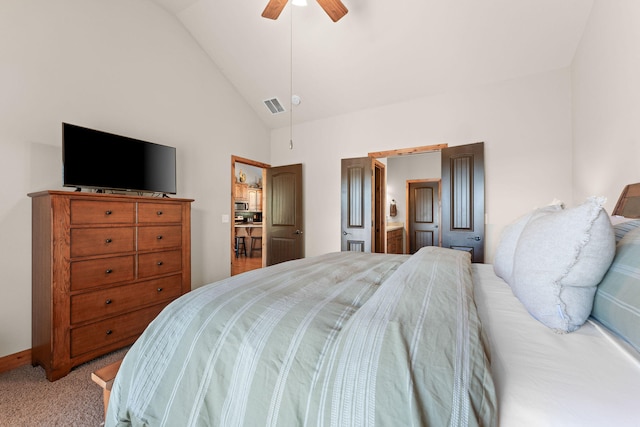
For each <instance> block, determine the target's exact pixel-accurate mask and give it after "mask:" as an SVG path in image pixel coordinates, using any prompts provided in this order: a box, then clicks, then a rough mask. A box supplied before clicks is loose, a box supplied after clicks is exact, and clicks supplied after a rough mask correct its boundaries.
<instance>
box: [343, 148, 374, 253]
mask: <svg viewBox="0 0 640 427" xmlns="http://www.w3.org/2000/svg"><path fill="white" fill-rule="evenodd" d="M372 178H373V159H372V158H370V157H358V158H353V159H342V208H341V226H342V227H341V228H342V237H341V245H340V246H341V250H343V251H355V252H371V243H372V241H373V235H374V227H373V218H372V210H373V207H372V204H371V199H372V188H371V187H372V180H373V179H372Z"/></svg>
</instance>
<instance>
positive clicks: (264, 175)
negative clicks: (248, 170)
mask: <svg viewBox="0 0 640 427" xmlns="http://www.w3.org/2000/svg"><path fill="white" fill-rule="evenodd" d="M236 163H241V164H243V165H250V166H255V167H258V168H261V169H262V206H263V207H264V206H265V204H264V201H265V200H264V199H265V195H266V186H267V169H268V168H270V167H271V165H269V164H267V163H262V162H258V161H256V160H251V159H246V158H244V157H240V156H235V155H233V154H232V155H231V180H230V188H229V195H230V196H229V200H230V203H229V212H231V213H230V214H229V218H234V219H233V220H230V221H229V228H230V232H231V234H230V236H229V243H230V249H231V251H230V254H229V258H230V263H229V265H230V267H231V268H230V270H229V275H231V273H232V272H233V262H234V260H235V252H234V248H235V234H236V228H235V203H234V202H235V200H234V197H233V196H234V184H235V182H236ZM263 211H264V208H263ZM263 215H264V213H263ZM262 224H263V227H262V233H263V236H264V237H263V241H265V239H266V238H267V236H266V235H265V227H264V217H263V218H262ZM260 252H261V253H262V267H264V266H265V265H266V260H267V249H266V245H263V250H262V251H260Z"/></svg>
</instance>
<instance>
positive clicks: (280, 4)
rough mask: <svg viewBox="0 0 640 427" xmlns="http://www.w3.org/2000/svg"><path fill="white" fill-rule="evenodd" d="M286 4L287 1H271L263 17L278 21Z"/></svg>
mask: <svg viewBox="0 0 640 427" xmlns="http://www.w3.org/2000/svg"><path fill="white" fill-rule="evenodd" d="M286 4H287V0H269V4H267V7H265V8H264V11H263V12H262V16H263V17H265V18H269V19H278V16H280V12H282V9H284V7H285V6H286Z"/></svg>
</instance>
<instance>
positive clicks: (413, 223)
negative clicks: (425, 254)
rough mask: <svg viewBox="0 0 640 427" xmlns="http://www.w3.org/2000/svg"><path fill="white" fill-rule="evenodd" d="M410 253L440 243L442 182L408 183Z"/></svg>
mask: <svg viewBox="0 0 640 427" xmlns="http://www.w3.org/2000/svg"><path fill="white" fill-rule="evenodd" d="M407 192H408V205H409V208H408V210H407V213H408V221H407V222H408V223H409V239H408V240H409V253H410V254H414V253H416V252H417V251H418V249H420V248H422V247H424V246H438V245H440V233H439V230H440V229H439V227H440V195H439V194H440V183H439V182H438V181H410V182H409V183H408V191H407Z"/></svg>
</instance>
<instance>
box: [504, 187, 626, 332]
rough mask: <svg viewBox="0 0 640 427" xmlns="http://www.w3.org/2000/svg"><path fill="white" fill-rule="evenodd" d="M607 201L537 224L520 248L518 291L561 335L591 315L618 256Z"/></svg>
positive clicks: (598, 200) (590, 203)
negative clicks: (606, 206) (600, 289)
mask: <svg viewBox="0 0 640 427" xmlns="http://www.w3.org/2000/svg"><path fill="white" fill-rule="evenodd" d="M603 203H604V199H603V198H595V197H591V198H589V199H587V201H586V202H585V203H583V204H582V205H580V206H577V207H575V208H571V209H565V210H562V211H558V212H554V213H551V214H548V215H544V216H541V217H539V218H536V219H534V220H531V221H530V222H529V223H528V224H527V225H526V227H525V229H524V230H523V231H522V234H521V235H520V239H519V241H518V245H517V247H516V253H515V259H514V269H513V280H512V284H511V287H512V289H513V293H514V294H515V295H516V296H517V297H518V299H519V300H520V301H521V302H522V303H523V304H524V306H525V307H526V308H527V310H528V311H529V313H531V315H532V316H533V317H535V318H536V319H538V320H539V321H540V322H542V323H543V324H545V325H546V326H548V327H549V328H551V329H553V330H554V331H556V332H560V333H564V332H571V331H575V330H576V329H578V328H579V327H580V326H581V325H582V324H583V323H584V322H585V321H586V320H587V318H588V317H589V314H590V313H591V308H592V307H593V297H594V294H595V291H596V286H597V285H598V283H600V281H601V280H602V277H603V276H604V274H605V273H606V272H607V269H608V268H609V265H611V261H612V259H613V256H614V254H615V238H614V234H613V227H612V225H611V221H610V219H609V216H608V215H607V213H606V211H605V210H604V209H603V208H602V204H603Z"/></svg>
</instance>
